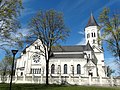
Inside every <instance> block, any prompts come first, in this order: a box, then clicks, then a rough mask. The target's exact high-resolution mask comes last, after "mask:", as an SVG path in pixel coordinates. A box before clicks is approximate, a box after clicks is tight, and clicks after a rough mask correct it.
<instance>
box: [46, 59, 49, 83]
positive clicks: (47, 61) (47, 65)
mask: <svg viewBox="0 0 120 90" xmlns="http://www.w3.org/2000/svg"><path fill="white" fill-rule="evenodd" d="M48 74H49V59H48V60H46V85H49V83H48V82H49V81H48Z"/></svg>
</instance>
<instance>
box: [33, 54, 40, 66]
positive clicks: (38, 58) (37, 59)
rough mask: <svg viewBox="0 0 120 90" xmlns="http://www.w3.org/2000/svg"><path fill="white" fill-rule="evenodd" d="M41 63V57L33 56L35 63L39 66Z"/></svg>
mask: <svg viewBox="0 0 120 90" xmlns="http://www.w3.org/2000/svg"><path fill="white" fill-rule="evenodd" d="M39 62H40V55H39V54H35V55H33V63H35V64H38V63H39Z"/></svg>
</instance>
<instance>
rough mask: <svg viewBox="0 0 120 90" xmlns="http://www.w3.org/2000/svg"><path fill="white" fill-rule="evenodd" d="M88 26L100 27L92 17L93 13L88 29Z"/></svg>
mask: <svg viewBox="0 0 120 90" xmlns="http://www.w3.org/2000/svg"><path fill="white" fill-rule="evenodd" d="M88 26H99V25H98V24H97V22H96V20H95V18H94V16H93V15H92V13H91V16H90V18H89V21H88V23H87V25H86V27H88Z"/></svg>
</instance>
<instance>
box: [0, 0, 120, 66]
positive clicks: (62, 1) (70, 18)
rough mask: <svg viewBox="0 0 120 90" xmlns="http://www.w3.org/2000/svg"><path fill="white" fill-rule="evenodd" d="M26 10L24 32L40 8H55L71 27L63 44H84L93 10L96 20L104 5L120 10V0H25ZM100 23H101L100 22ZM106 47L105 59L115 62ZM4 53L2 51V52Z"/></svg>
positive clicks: (113, 9) (22, 18)
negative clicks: (86, 29) (86, 27)
mask: <svg viewBox="0 0 120 90" xmlns="http://www.w3.org/2000/svg"><path fill="white" fill-rule="evenodd" d="M23 6H24V10H23V11H22V13H21V16H20V17H19V20H20V22H21V24H22V29H21V30H22V32H23V33H24V34H27V30H28V29H27V24H28V22H29V20H30V18H31V17H33V16H34V15H35V13H36V12H37V11H38V10H49V9H55V10H57V11H59V12H62V13H63V15H64V20H65V24H66V25H67V26H68V27H69V28H70V30H71V33H70V36H69V38H67V39H66V42H65V43H61V44H62V45H78V44H83V43H84V41H85V39H84V28H85V26H86V24H87V22H88V19H89V16H90V13H91V12H92V13H93V15H94V17H95V19H96V21H98V16H99V14H100V12H101V11H102V10H103V8H104V7H109V8H110V9H111V11H112V12H114V11H115V10H120V0H23ZM98 24H99V23H98ZM105 45H106V44H104V49H105V60H106V63H108V64H110V65H111V64H113V61H112V60H113V57H112V56H111V55H110V53H109V52H108V51H107V49H106V46H105ZM0 54H2V52H0Z"/></svg>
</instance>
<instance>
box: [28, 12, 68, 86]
mask: <svg viewBox="0 0 120 90" xmlns="http://www.w3.org/2000/svg"><path fill="white" fill-rule="evenodd" d="M29 27H30V31H29V35H27V41H29V42H31V41H33V40H35V39H38V38H39V39H40V40H41V42H42V45H43V48H44V51H43V53H44V56H45V60H46V84H47V85H48V70H49V59H50V57H51V56H52V51H51V49H52V46H54V45H55V44H58V43H59V41H61V40H62V41H64V40H65V38H66V37H67V36H68V35H69V30H68V28H67V27H66V26H65V24H64V19H63V15H62V13H60V12H57V11H55V10H48V11H45V12H44V11H39V12H38V13H37V14H36V15H35V16H34V17H33V18H32V20H31V21H30V23H29Z"/></svg>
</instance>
